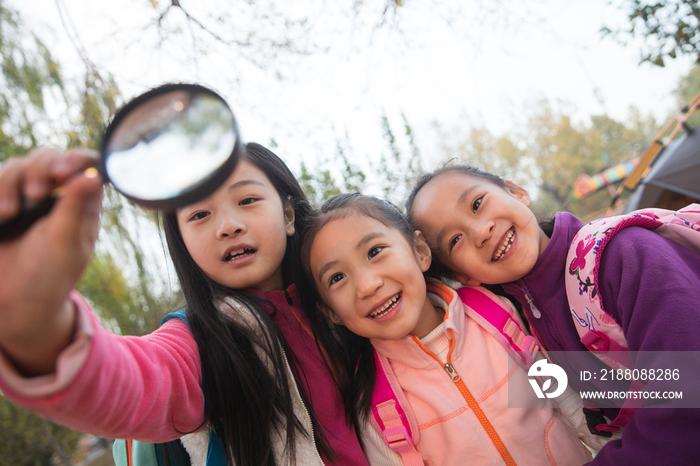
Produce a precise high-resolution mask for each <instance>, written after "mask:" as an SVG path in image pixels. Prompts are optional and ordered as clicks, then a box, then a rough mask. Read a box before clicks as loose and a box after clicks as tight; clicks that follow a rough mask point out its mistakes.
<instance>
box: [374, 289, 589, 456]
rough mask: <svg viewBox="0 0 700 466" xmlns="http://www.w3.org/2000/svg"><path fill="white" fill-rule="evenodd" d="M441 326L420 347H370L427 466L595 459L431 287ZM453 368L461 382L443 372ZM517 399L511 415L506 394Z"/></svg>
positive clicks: (459, 306)
mask: <svg viewBox="0 0 700 466" xmlns="http://www.w3.org/2000/svg"><path fill="white" fill-rule="evenodd" d="M428 292H429V297H430V299H431V301H432V302H433V305H435V306H439V307H441V308H443V309H444V310H445V319H444V325H441V326H440V327H438V328H437V329H435V330H434V331H433V332H431V334H430V335H428V336H427V337H425V338H424V339H423V340H424V341H426V342H427V345H428V346H429V347H430V348H432V349H433V351H431V350H430V349H428V346H426V344H424V343H423V341H421V340H420V339H418V338H416V337H411V336H407V337H404V338H402V339H400V340H372V344H373V345H374V347H375V348H376V349H377V351H379V353H380V354H383V355H384V356H386V357H387V358H388V359H389V361H390V364H391V367H392V369H393V371H394V373H395V375H396V377H397V379H398V382H399V384H400V385H401V388H402V389H403V390H404V392H405V394H406V397H407V399H408V401H409V403H410V405H411V408H412V409H413V412H414V414H415V417H416V421H417V423H418V425H419V430H420V442H419V444H418V445H417V449H418V451H420V453H421V455H422V456H423V459H424V461H425V462H426V464H428V465H436V466H437V465H439V466H450V465H464V464H478V465H491V464H493V465H501V464H520V465H550V464H552V465H554V464H559V465H580V464H583V463H586V462H588V461H591V459H592V458H591V455H590V453H589V452H588V450H587V449H586V448H585V447H584V446H583V444H582V443H581V442H580V440H579V439H578V437H577V435H576V432H575V431H574V429H573V428H572V427H571V426H570V425H569V424H568V423H567V422H566V421H564V420H563V419H562V418H561V417H560V415H559V414H558V412H557V411H555V409H554V406H553V405H552V403H551V400H549V399H538V398H537V397H536V395H535V393H534V391H533V390H532V387H531V386H530V384H529V382H528V380H527V373H526V372H525V370H524V369H522V368H521V367H520V366H518V365H517V364H515V362H514V361H513V360H512V359H511V358H510V356H509V355H508V353H507V352H506V350H505V348H504V347H503V346H502V345H501V344H500V343H499V342H498V341H497V340H496V339H495V338H494V337H493V336H492V334H491V333H489V332H488V331H487V330H485V329H484V328H483V327H482V326H481V325H480V324H479V323H478V322H477V320H475V319H474V318H472V317H471V316H470V314H472V315H473V313H474V311H471V310H470V309H469V308H468V306H466V305H464V304H463V303H462V301H461V300H460V299H459V297H458V296H457V293H456V292H455V290H453V289H452V288H449V287H448V286H446V285H443V284H441V283H437V282H429V285H428ZM446 362H450V363H451V364H452V366H453V367H454V370H455V371H456V372H457V373H458V374H459V376H460V380H459V381H457V382H453V380H452V378H451V377H450V375H449V374H448V373H447V372H446V370H445V369H444V368H443V365H444V364H445V363H446ZM509 390H511V391H513V393H514V394H517V395H516V396H517V397H518V401H517V405H518V406H529V408H515V407H513V408H509V407H508V403H509V399H508V391H509Z"/></svg>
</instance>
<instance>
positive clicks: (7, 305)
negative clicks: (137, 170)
mask: <svg viewBox="0 0 700 466" xmlns="http://www.w3.org/2000/svg"><path fill="white" fill-rule="evenodd" d="M95 161H96V154H95V153H94V152H93V151H89V150H85V149H80V150H72V151H67V152H62V151H59V150H57V149H50V148H43V149H38V150H36V151H34V152H32V153H31V154H30V155H28V156H26V157H19V158H14V159H10V160H8V161H7V162H5V163H4V164H3V166H2V170H0V221H2V220H6V219H9V218H12V217H14V216H15V215H16V214H17V213H18V212H19V210H20V206H21V204H22V200H23V199H26V200H29V201H38V200H41V199H43V198H45V197H47V196H48V195H49V194H50V193H51V192H52V190H54V189H55V188H57V187H62V188H63V189H62V191H63V192H62V195H61V197H60V198H59V199H58V201H57V202H56V204H55V206H54V208H53V210H52V211H51V212H50V213H49V214H48V215H46V216H45V217H43V218H41V219H39V220H38V221H37V222H36V223H34V225H32V227H31V228H30V229H29V230H28V231H27V232H26V233H24V234H23V235H22V236H21V237H19V238H16V239H13V240H6V241H2V242H0V264H2V267H0V283H2V286H0V321H1V322H2V325H0V349H2V351H3V352H4V353H5V354H6V355H7V356H8V357H9V358H10V359H11V360H12V362H13V364H14V365H15V366H16V368H17V369H18V370H19V371H20V372H21V373H22V374H24V375H26V376H33V375H41V374H47V373H51V372H53V371H54V368H55V363H56V358H57V356H58V354H59V353H60V351H61V350H63V349H64V348H65V347H66V346H67V345H68V344H69V343H70V341H71V339H72V337H73V332H74V329H75V321H76V320H75V319H76V317H75V309H74V308H73V305H72V304H71V302H70V301H69V300H68V299H67V298H68V293H69V292H70V290H71V289H73V288H74V287H75V286H76V284H77V282H78V280H79V279H80V277H81V275H82V274H83V271H84V270H85V267H86V266H87V264H88V262H89V260H90V257H91V255H92V252H93V249H94V244H95V240H96V239H97V233H98V230H99V215H100V208H101V204H102V180H101V179H100V178H99V176H98V177H89V176H86V175H85V174H84V173H83V171H84V169H85V168H87V167H89V166H92V165H94V163H95Z"/></svg>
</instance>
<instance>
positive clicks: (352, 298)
mask: <svg viewBox="0 0 700 466" xmlns="http://www.w3.org/2000/svg"><path fill="white" fill-rule="evenodd" d="M430 258H431V256H430V249H429V248H428V246H427V244H426V243H425V241H424V240H423V238H422V236H420V234H418V235H417V238H416V246H414V245H412V244H409V242H408V241H407V239H406V237H405V236H404V235H403V234H401V233H400V232H399V231H398V230H396V229H394V228H390V227H387V226H386V225H384V224H383V223H381V222H379V221H377V220H374V219H373V218H369V217H367V216H364V215H359V214H350V215H349V216H347V217H345V218H341V219H337V220H333V221H331V222H329V223H327V224H326V225H325V226H323V228H321V230H320V231H319V232H318V234H317V236H316V237H315V239H314V242H313V244H312V246H311V251H310V260H309V263H310V264H309V265H310V269H311V273H312V275H313V278H314V281H315V283H316V287H317V289H318V291H319V294H320V295H321V298H322V300H323V302H324V303H325V304H326V306H327V308H326V311H327V312H328V313H329V315H330V317H331V319H332V320H333V321H334V322H336V323H338V324H342V325H345V326H346V327H347V328H348V330H350V331H351V332H353V333H356V334H357V335H360V336H363V337H367V338H379V339H385V340H395V339H399V338H402V337H404V336H406V335H408V334H411V335H417V336H419V337H422V336H424V335H427V334H428V333H429V332H430V331H431V330H432V329H433V328H435V327H436V326H437V325H439V323H440V322H441V320H442V316H441V315H440V314H439V313H438V311H436V310H435V309H434V308H433V306H432V305H431V303H430V301H429V300H428V298H427V296H426V285H425V279H424V277H423V272H424V271H426V270H427V269H428V267H429V266H430ZM328 308H330V309H328Z"/></svg>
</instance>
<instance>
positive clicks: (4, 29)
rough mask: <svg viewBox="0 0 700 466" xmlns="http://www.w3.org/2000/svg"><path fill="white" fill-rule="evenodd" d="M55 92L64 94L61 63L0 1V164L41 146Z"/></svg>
mask: <svg viewBox="0 0 700 466" xmlns="http://www.w3.org/2000/svg"><path fill="white" fill-rule="evenodd" d="M52 91H56V92H58V93H59V94H60V93H62V92H63V82H62V79H61V75H60V67H59V65H58V63H57V62H56V61H55V60H54V59H53V58H52V56H51V54H50V53H49V50H48V49H47V48H46V46H45V45H44V44H43V43H42V42H41V40H39V39H38V38H37V37H36V36H35V35H34V34H33V33H32V32H31V31H27V30H26V29H25V28H24V26H23V24H22V21H21V19H20V18H19V15H18V14H17V12H15V11H14V10H12V9H10V8H8V7H7V6H6V5H5V2H4V0H0V162H1V161H3V160H5V159H6V158H8V157H12V156H14V155H17V154H24V153H26V152H27V151H28V150H29V149H30V148H32V147H34V146H35V145H36V144H37V141H38V140H39V139H40V134H39V131H38V130H37V124H38V123H39V122H40V121H42V118H45V104H46V101H45V100H46V97H47V95H49V94H51V93H52Z"/></svg>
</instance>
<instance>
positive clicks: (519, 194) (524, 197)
mask: <svg viewBox="0 0 700 466" xmlns="http://www.w3.org/2000/svg"><path fill="white" fill-rule="evenodd" d="M506 185H508V186H507V187H506V189H507V190H508V192H510V193H511V194H512V195H513V196H515V197H516V198H517V199H518V200H519V201H520V202H522V203H523V204H525V205H526V206H528V207H530V193H528V192H527V190H526V189H525V188H521V187H520V186H518V185H517V184H515V183H513V182H512V181H510V180H508V181H506Z"/></svg>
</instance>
